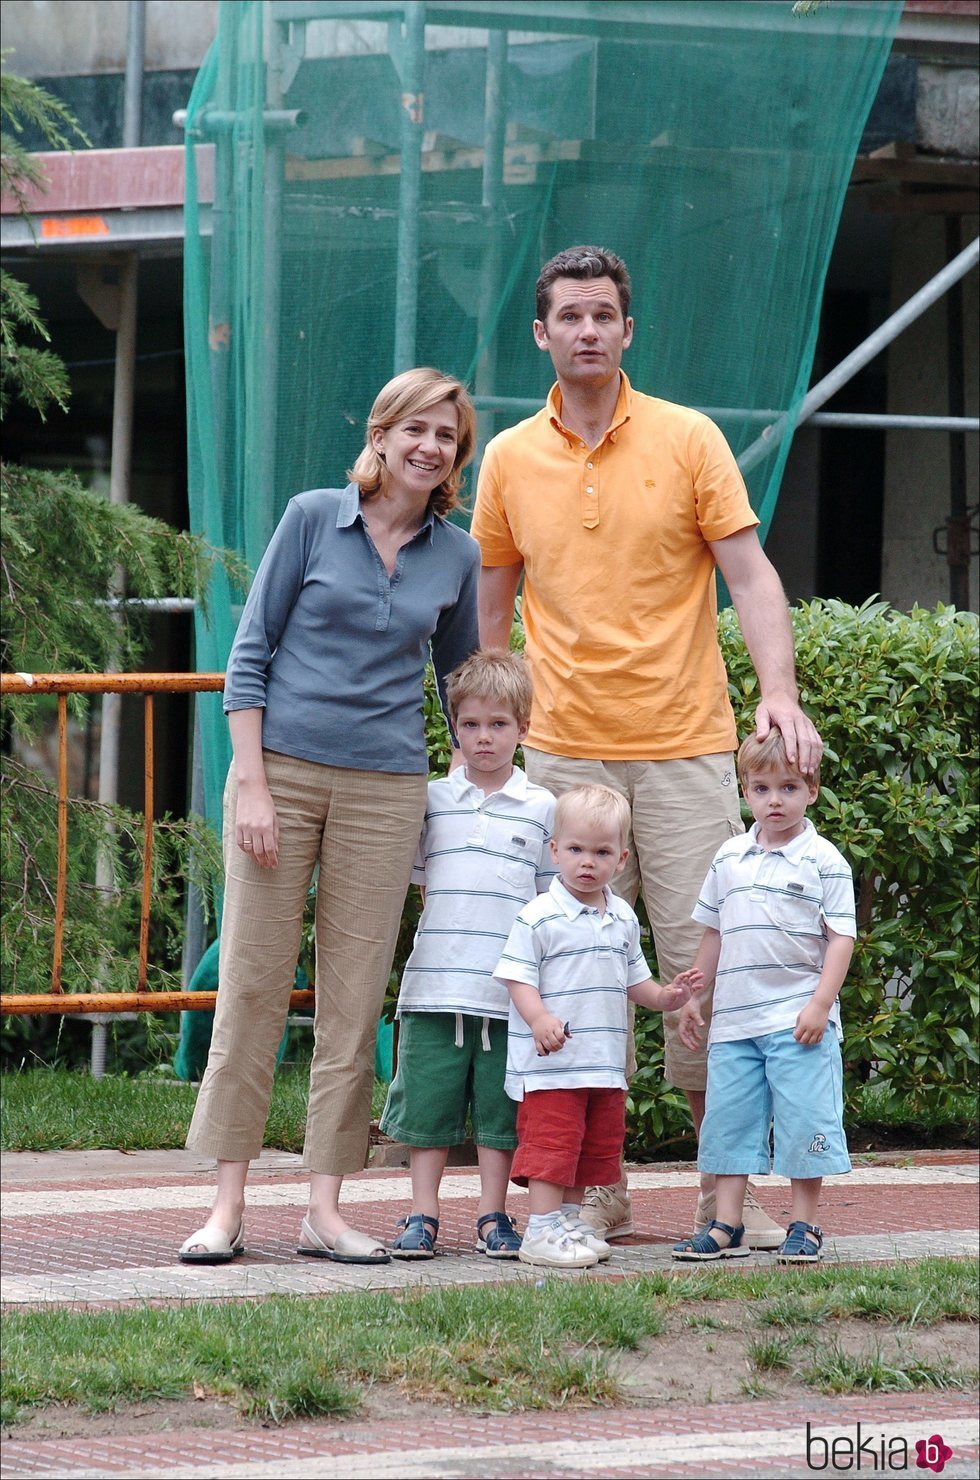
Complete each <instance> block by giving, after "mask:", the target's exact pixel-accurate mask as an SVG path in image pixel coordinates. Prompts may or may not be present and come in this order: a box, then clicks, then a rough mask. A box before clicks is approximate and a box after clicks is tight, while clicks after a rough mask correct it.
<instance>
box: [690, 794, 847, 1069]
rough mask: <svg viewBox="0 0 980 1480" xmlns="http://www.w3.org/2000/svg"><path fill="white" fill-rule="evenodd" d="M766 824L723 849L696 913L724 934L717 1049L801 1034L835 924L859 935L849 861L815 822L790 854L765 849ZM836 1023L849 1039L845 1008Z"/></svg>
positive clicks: (714, 1029) (835, 1011)
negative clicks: (762, 831)
mask: <svg viewBox="0 0 980 1480" xmlns="http://www.w3.org/2000/svg"><path fill="white" fill-rule="evenodd" d="M758 831H759V825H758V823H754V824H753V826H752V827H751V829H750V830H749V831H748V832H747V833H744V834H742V835H741V836H740V837H737V838H730V839H729V840H728V842H727V843H723V844H722V846H721V847H720V848H719V849H718V852H717V853H716V854H715V857H714V861H713V862H712V865H711V868H710V869H709V870H708V876H707V878H706V879H705V881H704V884H703V885H702V887H701V892H700V894H699V896H698V902H697V904H696V905H695V907H694V910H693V911H692V916H693V918H694V919H695V920H698V921H700V923H701V924H702V925H710V926H711V927H712V928H713V929H715V930H718V931H720V933H721V957H720V959H719V962H718V973H717V976H716V978H715V996H714V1006H713V1007H712V1010H711V1027H710V1030H709V1033H708V1043H709V1045H710V1044H712V1043H722V1042H725V1041H730V1040H732V1039H737V1038H758V1037H761V1036H762V1035H763V1034H765V1033H780V1032H784V1031H785V1030H786V1029H793V1028H795V1027H796V1019H797V1015H798V1014H799V1012H800V1010H801V1008H803V1007H805V1006H806V1004H807V1002H809V1000H810V998H811V997H812V996H813V993H814V991H815V990H816V986H817V982H818V980H819V978H820V972H821V970H822V969H823V962H824V956H825V955H826V950H827V932H826V927H827V926H828V925H829V926H830V928H831V929H832V930H834V931H836V932H837V934H838V935H849V936H850V937H851V939H852V940H853V939H854V938H855V937H856V935H857V929H856V925H855V918H854V882H853V879H852V877H851V869H850V865H849V864H848V862H847V860H846V858H844V857H843V855H842V854H840V853H839V852H838V851H837V849H836V848H835V847H834V845H833V843H828V841H827V839H826V838H822V837H821V836H820V834H819V833H818V832H817V831H816V829H815V828H814V826H813V823H812V822H810V821H809V820H807V821H805V822H804V828H803V831H802V832H801V833H798V834H797V836H796V837H795V838H792V839H791V840H790V841H789V842H788V843H787V844H786V845H785V846H784V847H782V848H774V849H771V850H770V849H766V848H763V847H762V846H761V845H760V843H759V841H758ZM830 1021H831V1022H832V1023H833V1024H834V1025H835V1027H836V1029H837V1036H838V1037H842V1036H843V1035H842V1033H841V1026H840V1002H839V1000H838V1001H835V1002H834V1005H833V1007H832V1008H831V1011H830Z"/></svg>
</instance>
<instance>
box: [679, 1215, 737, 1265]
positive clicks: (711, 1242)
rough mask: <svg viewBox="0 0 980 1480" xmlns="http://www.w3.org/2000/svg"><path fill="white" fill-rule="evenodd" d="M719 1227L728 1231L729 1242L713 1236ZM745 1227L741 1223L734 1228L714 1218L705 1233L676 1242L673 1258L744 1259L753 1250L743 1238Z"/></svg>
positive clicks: (699, 1259) (692, 1259)
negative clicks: (714, 1230)
mask: <svg viewBox="0 0 980 1480" xmlns="http://www.w3.org/2000/svg"><path fill="white" fill-rule="evenodd" d="M713 1228H717V1229H719V1230H720V1231H721V1232H722V1233H727V1234H728V1238H729V1242H728V1243H727V1244H720V1243H719V1242H718V1240H717V1239H713V1238H712V1237H711V1230H712V1229H713ZM744 1234H745V1229H744V1228H743V1226H742V1224H741V1223H740V1224H739V1225H738V1227H737V1228H733V1227H732V1226H731V1224H730V1223H719V1222H718V1219H717V1218H712V1220H711V1222H710V1223H709V1224H708V1226H707V1228H706V1229H705V1230H704V1232H703V1233H696V1234H695V1235H694V1237H693V1238H686V1239H684V1240H683V1242H682V1243H679V1244H675V1245H674V1247H673V1249H672V1250H671V1258H673V1259H686V1260H690V1261H691V1262H692V1263H700V1262H703V1261H704V1260H707V1259H742V1258H744V1257H745V1255H746V1254H751V1252H752V1250H751V1249H750V1248H749V1246H748V1244H744V1243H743V1242H742V1239H743V1237H744Z"/></svg>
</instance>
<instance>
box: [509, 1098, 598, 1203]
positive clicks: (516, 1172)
mask: <svg viewBox="0 0 980 1480" xmlns="http://www.w3.org/2000/svg"><path fill="white" fill-rule="evenodd" d="M625 1139H626V1091H625V1090H624V1089H537V1090H532V1091H531V1093H530V1094H527V1095H525V1096H524V1098H523V1100H521V1102H520V1104H519V1105H518V1107H517V1151H516V1152H515V1154H514V1164H513V1166H512V1168H511V1173H510V1177H511V1181H512V1182H516V1183H517V1185H518V1186H519V1187H526V1186H527V1184H528V1182H529V1181H532V1182H552V1183H554V1184H555V1185H556V1186H558V1187H610V1186H612V1184H613V1183H614V1182H618V1181H619V1178H620V1176H621V1174H622V1168H621V1165H620V1164H621V1161H622V1155H623V1142H624V1140H625Z"/></svg>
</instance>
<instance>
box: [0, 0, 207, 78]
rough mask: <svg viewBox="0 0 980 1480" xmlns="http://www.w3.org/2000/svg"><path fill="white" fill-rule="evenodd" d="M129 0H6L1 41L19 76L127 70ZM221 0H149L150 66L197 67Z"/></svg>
mask: <svg viewBox="0 0 980 1480" xmlns="http://www.w3.org/2000/svg"><path fill="white" fill-rule="evenodd" d="M128 10H129V5H128V3H127V0H2V4H0V26H2V29H3V44H4V47H5V48H7V47H11V48H13V52H14V55H13V56H12V57H11V58H10V61H9V66H10V69H11V71H13V72H17V73H18V74H19V75H20V76H22V77H67V76H76V75H85V74H88V73H94V72H124V71H125V70H126V30H127V13H128ZM217 19H218V0H147V4H146V68H147V70H148V71H151V72H152V71H181V70H185V69H192V68H196V67H199V66H200V64H201V62H202V60H203V58H204V53H205V52H206V51H207V49H208V47H209V46H210V45H211V42H212V40H213V39H214V33H215V27H216V25H217Z"/></svg>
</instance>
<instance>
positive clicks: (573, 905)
mask: <svg viewBox="0 0 980 1480" xmlns="http://www.w3.org/2000/svg"><path fill="white" fill-rule="evenodd" d="M602 892H603V893H604V894H605V896H606V908H605V910H604V911H603V913H602V921H603V924H605V922H606V921H607V920H612V919H615V918H616V909H615V906H614V904H613V901H614V900H615V898H616V896H615V895H614V894H613V892H612V890H611V889H609V888H606V889H604V890H603V891H602ZM548 893H549V894H550V895H551V897H552V899H553V900H554V901H555V903H556V904H557V905H558V906H559V907H560V909H561V911H562V914H563V915H564V916H565V917H566V919H568V920H577V919H578V917H579V915H594V914H595V913H596V910H595V908H594V906H593V905H590V904H583V903H582V901H581V900H580V899H576V898H575V895H574V894H570V893H569V891H568V890H567V889H566V888H565V886H564V884H563V883H562V881H561V879H560V878H559V877H558V875H557V874H556V875H555V877H554V878H553V879H552V881H551V883H550V884H549V885H548Z"/></svg>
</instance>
